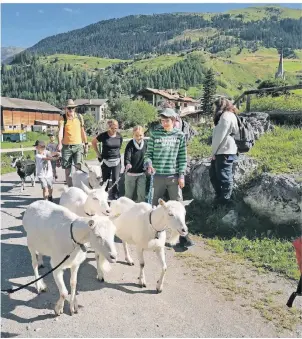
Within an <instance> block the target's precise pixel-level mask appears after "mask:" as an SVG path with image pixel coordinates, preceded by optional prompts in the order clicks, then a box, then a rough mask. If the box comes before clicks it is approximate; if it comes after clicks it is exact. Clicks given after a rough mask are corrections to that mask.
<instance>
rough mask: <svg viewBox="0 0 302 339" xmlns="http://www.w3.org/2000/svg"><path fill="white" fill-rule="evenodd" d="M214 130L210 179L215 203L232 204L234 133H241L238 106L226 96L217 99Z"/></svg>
mask: <svg viewBox="0 0 302 339" xmlns="http://www.w3.org/2000/svg"><path fill="white" fill-rule="evenodd" d="M214 104H215V106H216V107H215V113H214V125H215V127H214V130H213V138H212V161H211V167H210V180H211V183H212V186H213V188H214V190H215V200H214V204H215V205H217V204H219V205H225V206H231V202H230V199H231V195H232V190H233V163H234V160H235V159H236V154H237V145H236V142H235V139H234V138H233V136H234V135H236V134H238V133H239V128H238V123H237V118H236V116H235V114H237V108H236V107H235V106H234V105H233V104H232V102H231V101H229V100H228V99H226V98H219V99H217V100H216V101H215V103H214Z"/></svg>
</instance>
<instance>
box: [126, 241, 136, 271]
mask: <svg viewBox="0 0 302 339" xmlns="http://www.w3.org/2000/svg"><path fill="white" fill-rule="evenodd" d="M123 246H124V251H125V260H126V262H127V263H128V265H130V266H133V265H134V262H133V259H132V258H131V255H130V253H129V249H128V244H127V243H126V242H125V241H123Z"/></svg>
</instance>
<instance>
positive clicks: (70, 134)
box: [60, 114, 84, 145]
mask: <svg viewBox="0 0 302 339" xmlns="http://www.w3.org/2000/svg"><path fill="white" fill-rule="evenodd" d="M80 119H81V120H82V126H83V125H84V123H83V118H82V116H81V115H80ZM62 125H63V128H64V133H63V135H64V137H63V140H62V144H63V145H79V144H81V143H82V133H81V122H80V120H79V119H78V117H77V114H75V116H74V118H73V119H67V122H66V124H65V126H64V118H63V117H62V119H61V120H60V128H61V126H62Z"/></svg>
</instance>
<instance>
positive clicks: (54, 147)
mask: <svg viewBox="0 0 302 339" xmlns="http://www.w3.org/2000/svg"><path fill="white" fill-rule="evenodd" d="M48 136H49V141H50V142H49V143H48V145H47V146H46V149H47V151H49V152H52V153H54V152H56V151H57V147H58V144H57V143H56V142H55V136H54V134H53V133H52V132H50V133H49V134H48ZM51 167H52V174H53V177H54V179H58V176H57V160H51Z"/></svg>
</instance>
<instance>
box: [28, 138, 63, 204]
mask: <svg viewBox="0 0 302 339" xmlns="http://www.w3.org/2000/svg"><path fill="white" fill-rule="evenodd" d="M34 146H35V147H36V175H37V177H38V179H39V181H40V183H41V186H42V190H43V198H44V199H45V200H49V201H53V199H52V189H53V173H52V166H51V161H52V160H54V158H53V156H56V155H60V153H59V152H50V151H47V150H46V145H45V142H44V141H43V140H37V141H36V143H35V144H34Z"/></svg>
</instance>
